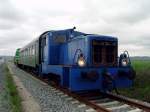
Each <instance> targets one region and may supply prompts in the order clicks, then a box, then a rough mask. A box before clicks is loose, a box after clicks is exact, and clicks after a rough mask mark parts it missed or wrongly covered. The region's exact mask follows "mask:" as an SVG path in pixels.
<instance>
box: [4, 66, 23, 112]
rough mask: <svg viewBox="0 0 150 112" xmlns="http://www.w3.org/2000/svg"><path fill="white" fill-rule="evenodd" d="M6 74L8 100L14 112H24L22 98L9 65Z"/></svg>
mask: <svg viewBox="0 0 150 112" xmlns="http://www.w3.org/2000/svg"><path fill="white" fill-rule="evenodd" d="M5 74H6V90H7V92H8V95H9V97H8V98H9V101H10V104H11V108H12V112H22V108H21V98H20V96H19V94H18V91H17V88H16V85H15V83H14V81H13V78H12V74H11V73H10V71H9V69H8V67H7V65H5Z"/></svg>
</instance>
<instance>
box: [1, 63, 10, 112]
mask: <svg viewBox="0 0 150 112" xmlns="http://www.w3.org/2000/svg"><path fill="white" fill-rule="evenodd" d="M10 111H11V107H10V103H9V101H8V93H7V91H6V88H5V73H4V66H3V63H2V62H1V61H0V112H10Z"/></svg>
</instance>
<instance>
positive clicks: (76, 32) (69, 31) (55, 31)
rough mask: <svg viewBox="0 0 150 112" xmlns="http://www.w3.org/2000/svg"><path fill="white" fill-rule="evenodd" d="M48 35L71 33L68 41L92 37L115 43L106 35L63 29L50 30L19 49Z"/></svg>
mask: <svg viewBox="0 0 150 112" xmlns="http://www.w3.org/2000/svg"><path fill="white" fill-rule="evenodd" d="M48 33H53V34H57V33H58V34H60V33H64V34H66V35H68V34H71V33H73V34H74V36H73V38H70V41H71V40H75V39H80V38H84V37H94V38H99V39H100V40H108V41H117V38H116V37H112V36H106V35H97V34H86V33H83V32H79V31H74V28H73V29H65V30H50V31H45V32H44V33H42V34H41V35H40V36H39V37H37V38H35V39H34V40H32V41H31V42H30V43H29V44H27V45H26V46H24V47H23V48H21V51H22V50H24V49H26V48H27V47H28V46H30V45H32V44H33V43H34V42H36V41H38V40H39V39H40V38H43V37H44V36H43V35H46V34H48ZM68 37H69V35H68Z"/></svg>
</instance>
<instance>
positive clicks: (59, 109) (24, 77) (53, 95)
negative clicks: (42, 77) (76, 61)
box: [8, 63, 88, 112]
mask: <svg viewBox="0 0 150 112" xmlns="http://www.w3.org/2000/svg"><path fill="white" fill-rule="evenodd" d="M8 65H9V67H10V68H11V70H12V72H13V73H14V74H15V75H16V76H17V77H18V78H19V79H20V81H21V82H22V83H23V85H24V87H25V88H26V89H27V90H28V91H29V92H30V94H31V95H32V96H33V98H34V99H35V101H37V103H38V104H39V105H40V108H41V111H42V112H85V110H87V108H88V107H87V106H85V107H82V108H78V105H79V104H77V103H75V104H73V103H71V101H70V100H66V99H67V98H66V97H67V96H66V97H65V96H63V97H62V95H61V93H59V92H58V91H57V90H54V88H53V87H51V86H49V85H47V84H44V83H42V82H41V81H39V80H38V79H35V78H33V76H31V75H29V74H28V73H26V72H24V71H23V70H21V69H19V68H17V67H16V66H15V65H14V64H13V63H8Z"/></svg>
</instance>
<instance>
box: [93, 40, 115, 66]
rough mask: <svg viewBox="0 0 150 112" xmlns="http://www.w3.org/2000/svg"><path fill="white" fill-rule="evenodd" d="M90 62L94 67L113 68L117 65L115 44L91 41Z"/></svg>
mask: <svg viewBox="0 0 150 112" xmlns="http://www.w3.org/2000/svg"><path fill="white" fill-rule="evenodd" d="M92 61H93V64H94V65H102V66H115V65H116V64H117V42H116V41H100V40H93V41H92Z"/></svg>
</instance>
